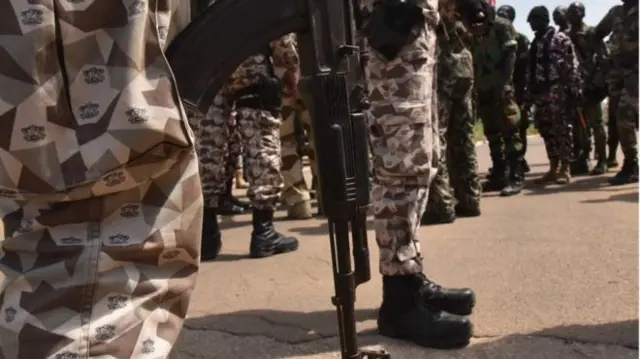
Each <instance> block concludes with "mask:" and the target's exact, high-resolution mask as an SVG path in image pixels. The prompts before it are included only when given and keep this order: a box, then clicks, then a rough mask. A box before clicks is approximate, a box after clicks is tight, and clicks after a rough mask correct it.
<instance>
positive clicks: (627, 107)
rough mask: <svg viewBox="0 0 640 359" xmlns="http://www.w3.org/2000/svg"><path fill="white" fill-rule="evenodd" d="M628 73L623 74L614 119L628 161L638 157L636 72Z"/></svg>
mask: <svg viewBox="0 0 640 359" xmlns="http://www.w3.org/2000/svg"><path fill="white" fill-rule="evenodd" d="M628 75H629V76H625V83H624V87H623V88H622V91H621V93H620V102H619V103H618V112H617V115H616V119H617V126H618V138H619V140H620V147H621V148H622V153H624V158H625V159H626V160H628V161H636V160H637V158H638V133H637V131H638V82H637V78H638V73H637V72H636V73H631V74H628Z"/></svg>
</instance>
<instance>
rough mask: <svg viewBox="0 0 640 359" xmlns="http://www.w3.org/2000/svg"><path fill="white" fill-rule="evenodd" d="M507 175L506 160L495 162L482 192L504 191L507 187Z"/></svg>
mask: <svg viewBox="0 0 640 359" xmlns="http://www.w3.org/2000/svg"><path fill="white" fill-rule="evenodd" d="M507 184H508V183H507V174H506V166H505V162H504V160H502V159H500V160H495V159H494V160H493V167H492V168H491V172H490V174H489V177H488V180H487V181H486V182H484V183H483V184H482V192H496V191H502V189H503V188H505V187H506V186H507Z"/></svg>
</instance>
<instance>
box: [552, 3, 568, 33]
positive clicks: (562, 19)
mask: <svg viewBox="0 0 640 359" xmlns="http://www.w3.org/2000/svg"><path fill="white" fill-rule="evenodd" d="M567 10H568V8H567V7H566V6H564V5H560V6H557V7H556V8H555V10H553V22H554V23H555V24H556V26H558V31H560V32H567V31H568V30H569V21H568V20H567Z"/></svg>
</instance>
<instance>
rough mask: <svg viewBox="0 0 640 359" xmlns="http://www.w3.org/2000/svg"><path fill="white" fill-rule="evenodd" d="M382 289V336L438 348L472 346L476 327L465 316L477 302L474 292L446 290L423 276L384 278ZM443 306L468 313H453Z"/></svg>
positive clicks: (380, 329)
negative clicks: (470, 344) (471, 340)
mask: <svg viewBox="0 0 640 359" xmlns="http://www.w3.org/2000/svg"><path fill="white" fill-rule="evenodd" d="M382 289H383V294H382V295H383V299H382V305H381V306H380V311H379V312H378V331H379V332H380V334H381V335H384V336H387V337H391V338H395V339H402V340H408V341H411V342H413V343H415V344H418V345H421V346H424V347H428V348H436V349H452V348H460V347H464V346H466V345H467V344H469V340H470V339H471V336H472V334H473V326H472V325H471V322H470V321H469V319H468V318H465V317H462V316H461V315H466V314H468V313H470V312H471V308H472V307H473V302H474V300H475V299H474V295H473V292H472V291H471V290H468V289H466V290H457V291H456V290H447V289H443V288H442V287H440V286H438V285H436V284H435V283H433V282H431V281H429V280H428V279H427V278H426V276H424V275H423V274H418V275H403V276H384V277H383V278H382ZM443 307H446V308H449V309H450V310H452V311H458V312H461V313H465V314H458V315H457V314H452V312H447V311H446V310H444V308H443Z"/></svg>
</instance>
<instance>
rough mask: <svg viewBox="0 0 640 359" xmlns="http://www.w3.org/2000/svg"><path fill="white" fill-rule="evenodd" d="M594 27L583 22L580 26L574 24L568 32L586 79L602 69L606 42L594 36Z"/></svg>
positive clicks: (588, 79) (589, 78)
mask: <svg viewBox="0 0 640 359" xmlns="http://www.w3.org/2000/svg"><path fill="white" fill-rule="evenodd" d="M594 29H595V28H594V27H592V26H587V25H584V24H583V25H582V26H580V27H574V26H572V27H571V29H570V30H569V31H568V32H567V35H569V38H570V39H571V42H572V43H573V47H574V48H575V50H576V56H577V57H578V62H579V63H580V73H581V74H582V76H583V79H584V80H585V81H590V80H591V79H592V78H593V77H594V76H595V75H596V73H597V72H598V71H602V69H601V67H602V65H603V64H602V51H603V48H604V42H603V41H602V40H598V39H596V38H594V36H593V33H594Z"/></svg>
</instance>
